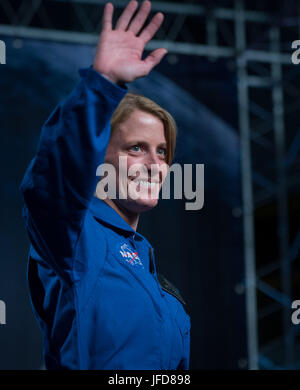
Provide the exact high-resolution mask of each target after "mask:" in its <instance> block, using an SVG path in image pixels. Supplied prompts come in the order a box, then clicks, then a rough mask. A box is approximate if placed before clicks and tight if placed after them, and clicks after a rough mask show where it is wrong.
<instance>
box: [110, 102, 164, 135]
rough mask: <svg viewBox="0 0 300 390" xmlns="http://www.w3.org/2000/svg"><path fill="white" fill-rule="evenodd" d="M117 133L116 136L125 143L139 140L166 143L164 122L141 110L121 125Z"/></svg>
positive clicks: (132, 114) (135, 111)
mask: <svg viewBox="0 0 300 390" xmlns="http://www.w3.org/2000/svg"><path fill="white" fill-rule="evenodd" d="M116 133H117V134H116V136H117V137H119V138H120V139H122V140H124V141H130V140H136V139H138V140H145V141H156V142H158V143H165V142H166V138H165V130H164V124H163V122H162V121H161V120H160V119H159V118H158V117H156V116H155V115H153V114H150V113H148V112H145V111H141V110H134V111H133V112H132V113H131V114H130V115H129V116H128V117H127V118H126V120H125V121H123V122H122V123H120V125H119V126H118V130H117V132H116Z"/></svg>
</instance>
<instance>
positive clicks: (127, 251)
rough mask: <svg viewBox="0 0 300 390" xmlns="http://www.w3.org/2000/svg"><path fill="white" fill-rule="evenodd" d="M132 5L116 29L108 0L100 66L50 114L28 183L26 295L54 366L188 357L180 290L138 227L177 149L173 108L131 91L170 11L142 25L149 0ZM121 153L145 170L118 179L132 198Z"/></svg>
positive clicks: (183, 365) (156, 56) (179, 362)
mask: <svg viewBox="0 0 300 390" xmlns="http://www.w3.org/2000/svg"><path fill="white" fill-rule="evenodd" d="M137 6H138V3H137V2H136V1H130V2H129V3H128V5H127V7H126V8H125V10H124V11H123V13H122V15H121V16H120V18H119V19H118V21H117V24H116V27H115V29H113V28H112V15H113V6H112V4H110V3H108V4H106V6H105V9H104V14H103V21H102V31H101V35H100V39H99V44H98V47H97V52H96V55H95V60H94V64H93V67H91V68H89V69H86V70H83V71H81V81H80V83H79V85H78V86H77V87H76V88H75V89H74V90H73V92H72V93H71V94H70V96H69V97H67V98H66V99H65V100H64V101H63V102H62V103H61V104H60V105H58V107H56V109H55V110H54V112H53V113H52V114H51V116H50V118H49V119H48V120H47V121H46V123H45V125H44V127H43V129H42V133H41V138H40V143H39V147H38V151H37V154H36V156H35V157H34V159H33V160H32V161H31V163H30V165H29V167H28V169H27V171H26V173H25V176H24V178H23V181H22V184H21V191H22V193H23V196H24V201H25V205H24V208H23V216H24V220H25V224H26V228H27V231H28V234H29V236H30V240H31V244H32V245H31V248H30V253H29V263H28V280H29V287H30V295H31V300H32V305H33V309H34V312H35V314H36V317H37V319H38V321H39V324H40V327H41V330H42V333H43V345H44V351H43V352H44V358H45V365H46V368H47V369H88V370H89V369H115V370H121V369H149V370H150V369H153V370H159V369H162V370H163V369H187V368H188V365H189V342H190V340H189V337H190V336H189V330H190V319H189V316H188V315H187V314H186V313H185V310H184V307H183V303H182V300H181V297H180V295H179V294H178V292H177V290H176V289H175V288H173V287H172V285H171V284H169V283H168V282H167V281H166V279H164V278H163V277H161V276H159V275H158V274H157V272H156V269H155V263H154V254H153V248H152V246H151V245H150V244H149V242H148V241H147V240H146V239H145V238H144V237H143V236H142V235H140V234H139V233H137V232H136V229H137V224H138V219H139V215H140V213H141V212H143V211H146V210H149V209H151V208H152V207H154V206H155V205H156V203H157V198H158V197H157V193H158V191H159V189H160V187H161V184H162V181H163V176H164V175H163V174H162V172H163V171H164V170H163V169H160V168H163V166H165V165H166V164H167V163H168V164H170V161H171V159H172V157H173V153H174V146H175V124H174V121H173V120H172V118H171V116H170V115H169V114H168V113H167V112H166V111H165V110H163V109H162V108H160V107H159V106H157V105H156V104H155V103H154V102H151V101H150V100H149V99H147V98H144V97H141V96H137V95H134V94H129V93H127V88H126V87H125V83H128V82H131V81H133V80H135V79H137V78H139V77H143V76H145V75H147V74H148V73H149V72H150V71H151V69H152V68H153V67H154V66H155V65H156V64H158V63H159V62H160V61H161V59H162V57H163V56H164V55H165V54H166V50H165V49H157V50H155V51H153V52H152V53H150V55H149V56H148V57H147V58H146V59H145V60H142V59H141V58H142V53H143V50H144V46H145V45H146V43H147V42H149V41H150V40H151V39H152V37H153V35H154V34H155V33H156V31H157V29H158V28H159V26H160V25H161V23H162V21H163V14H161V13H158V14H156V15H155V16H154V17H153V18H152V19H151V21H150V23H149V24H148V25H147V26H146V27H145V28H143V29H142V27H143V25H144V23H145V20H146V19H147V17H148V15H149V12H150V7H151V3H150V2H149V1H144V3H143V4H142V5H141V7H140V9H139V10H138V12H137V13H136V14H135V16H134V13H135V11H136V9H137ZM141 29H142V31H141ZM137 34H139V35H138V36H137ZM120 157H121V158H123V159H125V160H126V162H127V169H128V172H129V171H130V169H131V168H133V167H134V166H135V167H136V165H137V166H138V167H140V166H143V167H144V168H145V169H144V171H143V170H140V171H139V174H136V172H137V170H135V171H134V170H132V172H135V174H129V173H128V175H127V172H126V177H125V180H124V175H123V177H122V178H121V180H120V182H122V180H123V187H122V186H121V187H122V188H123V191H124V189H126V193H127V197H125V198H124V196H120V193H122V190H121V188H120V187H119V186H118V183H119V180H118V179H119V178H120V177H121V176H122V174H121V173H122V172H121V171H122V169H121V166H120ZM103 162H105V163H106V164H110V166H112V167H114V168H115V170H116V176H115V178H114V180H115V184H116V185H117V188H116V189H117V193H118V195H117V196H116V197H115V198H114V197H108V196H106V197H105V196H103V192H104V186H101V184H102V183H103V181H104V180H105V176H104V175H103V177H102V180H100V181H99V177H97V176H96V172H97V171H98V169H97V168H98V167H99V164H101V163H103ZM153 167H155V169H153V170H152V168H153ZM141 172H144V173H146V175H144V176H142V175H141ZM150 173H152V174H151V175H150ZM110 180H111V179H110ZM97 182H98V183H97ZM124 183H125V184H124ZM110 184H111V182H110ZM133 184H134V190H135V191H131V189H132V188H131V187H132V185H133ZM151 191H152V192H151ZM153 193H154V196H152V195H153ZM123 195H124V193H123ZM133 195H135V196H133ZM136 195H137V196H136Z"/></svg>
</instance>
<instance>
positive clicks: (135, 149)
mask: <svg viewBox="0 0 300 390" xmlns="http://www.w3.org/2000/svg"><path fill="white" fill-rule="evenodd" d="M129 149H130V150H132V151H133V152H139V151H140V150H141V147H140V146H139V145H133V146H131V147H130V148H129Z"/></svg>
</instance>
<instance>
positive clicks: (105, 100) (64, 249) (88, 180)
mask: <svg viewBox="0 0 300 390" xmlns="http://www.w3.org/2000/svg"><path fill="white" fill-rule="evenodd" d="M80 76H81V80H80V82H79V84H78V85H77V86H76V87H75V89H74V90H73V91H72V92H71V94H70V95H69V96H68V97H67V98H66V99H65V100H64V101H63V102H61V103H60V104H59V105H58V106H57V107H56V108H55V109H54V111H53V112H52V114H51V115H50V117H49V118H48V120H47V121H46V123H45V124H44V126H43V128H42V132H41V136H40V140H39V145H38V149H37V153H36V155H35V157H34V158H33V159H32V161H31V163H30V164H29V167H28V168H27V170H26V172H25V175H24V177H23V180H22V183H21V185H20V190H21V192H22V194H23V198H24V207H23V218H24V221H25V226H26V230H27V232H28V235H29V237H30V240H31V244H32V245H33V246H34V248H35V250H36V251H37V252H38V253H39V255H40V256H41V257H42V258H43V259H44V260H46V261H48V262H50V263H51V265H52V266H53V267H54V269H55V270H56V271H57V272H59V273H60V274H63V275H65V274H68V272H65V271H68V270H71V267H72V255H73V253H74V249H75V246H76V241H77V238H78V236H79V233H80V230H81V226H82V223H83V220H84V215H85V212H86V211H87V209H88V206H89V202H90V200H91V199H92V197H93V195H94V192H95V189H96V185H97V180H98V178H97V176H96V170H97V167H98V166H99V165H100V164H102V163H103V160H104V157H105V153H106V148H107V145H108V142H109V138H110V119H111V117H112V114H113V112H114V110H115V109H116V107H117V106H118V104H119V103H120V101H121V100H122V98H123V97H124V96H125V94H126V92H127V89H126V87H125V86H124V87H119V86H118V85H116V84H113V83H112V82H110V81H109V80H107V79H106V78H104V77H103V76H102V75H101V74H100V73H98V72H97V71H95V70H94V69H93V68H92V67H90V68H88V69H82V70H80ZM69 274H71V273H69Z"/></svg>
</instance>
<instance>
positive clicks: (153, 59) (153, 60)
mask: <svg viewBox="0 0 300 390" xmlns="http://www.w3.org/2000/svg"><path fill="white" fill-rule="evenodd" d="M167 53H168V50H167V49H163V48H161V49H156V50H153V51H152V52H151V53H150V54H149V55H148V56H147V57H146V58H145V59H144V61H143V62H144V64H145V65H146V68H147V69H148V73H149V72H150V71H151V70H152V69H153V68H154V67H155V66H156V65H157V64H159V63H160V61H161V60H162V59H163V57H164V56H165V55H166V54H167Z"/></svg>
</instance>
